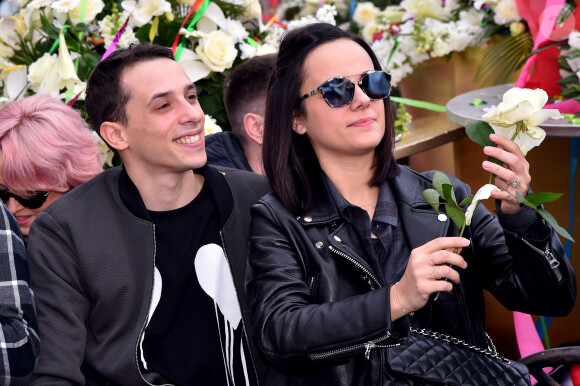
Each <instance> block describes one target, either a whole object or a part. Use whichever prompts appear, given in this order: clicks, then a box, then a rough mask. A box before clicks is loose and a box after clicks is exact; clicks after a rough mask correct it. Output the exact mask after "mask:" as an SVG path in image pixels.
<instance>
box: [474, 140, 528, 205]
mask: <svg viewBox="0 0 580 386" xmlns="http://www.w3.org/2000/svg"><path fill="white" fill-rule="evenodd" d="M489 139H491V140H492V141H493V142H495V143H496V144H497V145H498V146H497V147H492V146H486V147H484V148H483V152H484V153H485V154H486V155H488V156H492V157H495V158H497V159H498V160H500V161H502V162H503V166H501V165H497V164H495V163H492V162H489V161H484V162H483V164H482V167H483V169H484V170H486V171H488V172H490V173H493V174H495V175H496V178H495V185H496V186H497V187H498V188H500V189H502V190H500V189H498V190H494V191H492V192H491V196H492V197H493V198H495V199H498V200H501V211H502V212H504V213H509V214H513V213H516V212H517V211H519V210H520V208H521V204H520V202H519V201H518V200H517V198H516V191H517V192H519V193H520V194H521V195H522V196H525V195H526V194H527V193H528V188H529V186H530V182H531V180H532V177H531V176H530V164H529V163H528V161H527V160H526V157H525V156H524V154H523V153H522V151H521V150H520V148H519V146H518V145H517V144H516V143H514V142H513V141H510V140H509V139H507V138H504V137H502V136H500V135H497V134H490V136H489Z"/></svg>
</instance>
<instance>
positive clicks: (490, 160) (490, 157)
mask: <svg viewBox="0 0 580 386" xmlns="http://www.w3.org/2000/svg"><path fill="white" fill-rule="evenodd" d="M487 160H488V161H489V162H493V163H494V164H498V165H499V166H503V162H501V161H500V160H498V159H497V158H495V157H492V156H489V157H487Z"/></svg>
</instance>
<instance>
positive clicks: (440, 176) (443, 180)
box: [433, 171, 451, 197]
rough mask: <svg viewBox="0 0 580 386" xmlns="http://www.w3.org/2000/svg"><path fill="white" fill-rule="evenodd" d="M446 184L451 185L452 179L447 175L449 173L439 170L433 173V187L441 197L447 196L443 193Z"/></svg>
mask: <svg viewBox="0 0 580 386" xmlns="http://www.w3.org/2000/svg"><path fill="white" fill-rule="evenodd" d="M444 184H447V185H451V180H450V179H449V177H447V175H445V174H444V173H441V172H439V171H437V172H435V174H433V187H434V188H435V190H436V191H437V193H439V195H440V196H441V197H445V196H444V195H443V185H444Z"/></svg>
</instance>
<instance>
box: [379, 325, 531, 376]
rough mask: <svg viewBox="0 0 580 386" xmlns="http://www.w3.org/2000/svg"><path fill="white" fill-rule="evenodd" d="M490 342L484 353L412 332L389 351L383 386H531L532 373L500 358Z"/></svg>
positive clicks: (427, 333)
mask: <svg viewBox="0 0 580 386" xmlns="http://www.w3.org/2000/svg"><path fill="white" fill-rule="evenodd" d="M486 336H487V334H486ZM487 339H488V348H487V349H485V350H483V349H481V348H479V347H476V346H473V345H470V344H468V343H466V342H464V341H462V340H460V339H457V338H454V337H452V336H449V335H444V334H441V333H436V332H431V331H428V330H424V329H421V330H416V329H413V328H412V329H411V332H410V334H409V336H408V338H406V339H405V340H404V341H403V342H402V343H401V344H400V345H397V346H393V347H389V348H387V349H386V358H385V359H386V361H385V362H386V371H385V373H384V374H383V382H382V383H383V384H393V385H474V386H481V385H510V386H511V385H518V386H519V385H530V376H529V372H528V369H527V368H526V367H525V366H524V365H522V364H520V363H518V362H513V361H510V360H508V359H505V358H504V357H502V356H501V355H499V354H498V353H497V351H496V349H495V346H494V345H493V342H492V341H491V338H490V337H489V336H487Z"/></svg>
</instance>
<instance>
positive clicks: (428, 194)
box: [423, 189, 441, 212]
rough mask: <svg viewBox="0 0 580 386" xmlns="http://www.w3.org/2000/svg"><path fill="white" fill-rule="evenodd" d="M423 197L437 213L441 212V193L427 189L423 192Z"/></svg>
mask: <svg viewBox="0 0 580 386" xmlns="http://www.w3.org/2000/svg"><path fill="white" fill-rule="evenodd" d="M423 197H424V198H425V201H427V202H428V203H429V205H431V206H432V207H433V209H435V211H436V212H439V197H441V196H440V195H439V193H437V191H436V190H435V189H425V190H423Z"/></svg>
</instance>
